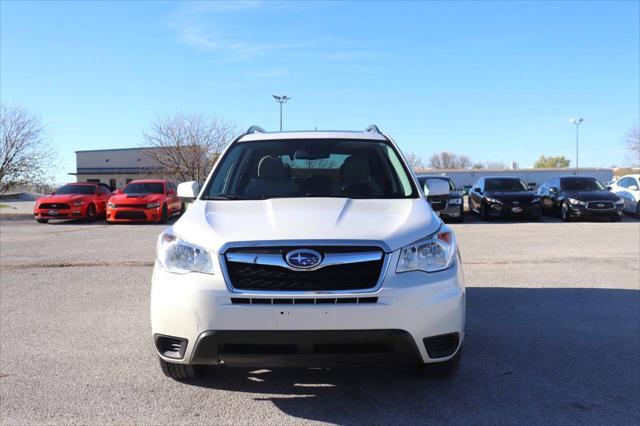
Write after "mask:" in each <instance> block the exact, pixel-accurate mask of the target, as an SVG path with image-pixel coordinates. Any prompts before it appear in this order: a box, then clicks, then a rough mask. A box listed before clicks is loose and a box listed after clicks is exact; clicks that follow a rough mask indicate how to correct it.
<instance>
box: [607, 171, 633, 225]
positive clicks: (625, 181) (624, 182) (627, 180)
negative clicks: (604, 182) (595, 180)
mask: <svg viewBox="0 0 640 426" xmlns="http://www.w3.org/2000/svg"><path fill="white" fill-rule="evenodd" d="M609 187H610V188H611V192H615V193H616V194H617V195H618V196H619V197H621V198H622V199H623V200H624V211H626V212H630V213H633V214H635V215H636V216H638V217H640V174H637V175H626V176H622V177H621V178H620V179H618V180H616V181H615V182H612V183H611V184H609Z"/></svg>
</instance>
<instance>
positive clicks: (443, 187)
mask: <svg viewBox="0 0 640 426" xmlns="http://www.w3.org/2000/svg"><path fill="white" fill-rule="evenodd" d="M424 193H425V195H426V196H427V197H433V196H436V195H449V183H448V182H445V181H443V180H442V179H427V181H426V182H425V183H424Z"/></svg>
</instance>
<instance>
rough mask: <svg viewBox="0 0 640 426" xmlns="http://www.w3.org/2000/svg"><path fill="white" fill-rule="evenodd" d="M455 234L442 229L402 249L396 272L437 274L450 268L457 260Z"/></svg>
mask: <svg viewBox="0 0 640 426" xmlns="http://www.w3.org/2000/svg"><path fill="white" fill-rule="evenodd" d="M455 252H456V242H455V238H454V236H453V232H451V231H450V230H448V229H446V228H441V229H440V231H438V232H437V233H436V234H434V235H432V236H430V237H427V238H425V239H423V240H420V241H416V242H415V243H413V244H410V245H408V246H406V247H403V248H402V249H400V258H399V259H398V266H396V272H397V273H400V272H409V271H424V272H436V271H442V270H443V269H447V268H449V267H450V266H451V265H452V264H453V262H454V259H455Z"/></svg>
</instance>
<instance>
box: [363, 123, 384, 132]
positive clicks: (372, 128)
mask: <svg viewBox="0 0 640 426" xmlns="http://www.w3.org/2000/svg"><path fill="white" fill-rule="evenodd" d="M364 131H365V132H375V133H379V134H382V132H381V131H380V129H378V126H376V125H375V124H370V125H368V126H367V128H366V129H364Z"/></svg>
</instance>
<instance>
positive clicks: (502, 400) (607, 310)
mask: <svg viewBox="0 0 640 426" xmlns="http://www.w3.org/2000/svg"><path fill="white" fill-rule="evenodd" d="M639 307H640V292H638V291H634V290H616V289H584V288H576V289H567V288H547V289H531V288H481V287H472V288H468V289H467V310H468V314H467V337H466V341H465V344H464V356H463V359H462V363H461V365H460V370H459V371H458V374H457V375H456V376H455V377H453V378H450V379H428V378H425V377H423V376H421V375H419V374H417V372H416V370H415V369H413V368H410V367H407V368H400V367H395V368H389V367H380V366H377V367H376V366H369V367H361V368H332V369H331V368H328V369H327V368H325V369H246V368H239V369H232V368H216V367H212V368H209V369H208V371H207V373H208V374H207V375H206V376H205V377H204V378H202V379H199V380H198V381H195V382H193V383H191V384H190V385H192V386H198V387H202V388H210V389H215V390H225V391H230V392H241V393H248V394H253V395H255V397H254V400H255V401H264V402H269V403H272V404H274V405H275V406H276V407H277V408H278V409H279V410H281V411H282V412H283V413H286V414H288V415H290V416H293V417H294V418H296V419H301V420H307V421H317V422H329V423H339V424H343V423H375V424H387V423H393V424H398V423H400V424H402V423H425V422H429V423H439V424H442V423H448V424H468V423H483V424H496V423H497V424H577V423H580V424H585V423H586V424H589V423H592V424H593V423H597V424H600V423H607V424H625V423H627V424H629V423H634V422H635V421H637V420H638V418H639V416H640V401H639V400H638V398H637V396H638V394H639V392H640V373H639V363H638V359H640V334H639V333H638V327H639V323H640V309H639Z"/></svg>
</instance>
